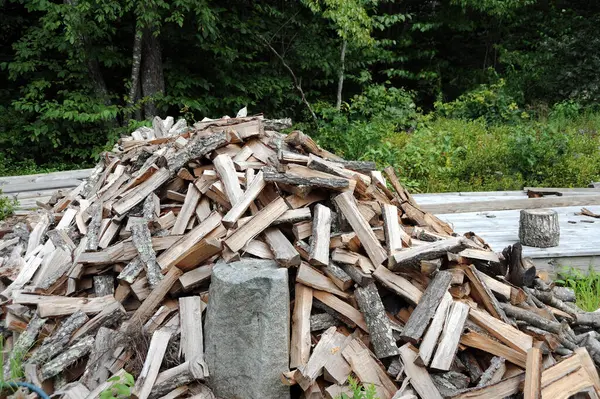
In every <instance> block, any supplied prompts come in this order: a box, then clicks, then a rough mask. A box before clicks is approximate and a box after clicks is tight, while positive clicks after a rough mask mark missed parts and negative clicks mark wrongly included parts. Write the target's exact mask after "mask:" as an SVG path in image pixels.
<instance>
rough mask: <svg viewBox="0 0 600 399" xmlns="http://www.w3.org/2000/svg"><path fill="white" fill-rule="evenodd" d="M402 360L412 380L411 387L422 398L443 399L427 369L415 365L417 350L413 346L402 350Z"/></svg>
mask: <svg viewBox="0 0 600 399" xmlns="http://www.w3.org/2000/svg"><path fill="white" fill-rule="evenodd" d="M400 358H401V359H402V363H404V372H405V373H406V375H407V377H408V378H410V382H411V385H412V386H413V388H414V389H415V391H417V393H418V394H419V396H421V397H422V398H428V399H429V398H431V399H442V395H441V394H440V392H439V391H438V389H437V387H436V386H435V384H434V383H433V380H432V379H431V376H430V375H429V373H428V372H427V369H426V368H425V367H421V366H419V365H417V364H415V360H416V358H417V350H416V348H415V347H413V346H412V345H411V344H406V345H404V346H402V347H401V348H400Z"/></svg>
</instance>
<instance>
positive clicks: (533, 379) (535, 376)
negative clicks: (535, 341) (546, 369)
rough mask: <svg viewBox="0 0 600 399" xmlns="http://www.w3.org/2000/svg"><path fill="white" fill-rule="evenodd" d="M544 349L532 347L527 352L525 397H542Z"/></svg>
mask: <svg viewBox="0 0 600 399" xmlns="http://www.w3.org/2000/svg"><path fill="white" fill-rule="evenodd" d="M541 386H542V351H541V349H539V348H530V349H529V351H528V352H527V365H526V368H525V388H524V389H523V399H540V398H541V397H542V392H541V391H542V388H541Z"/></svg>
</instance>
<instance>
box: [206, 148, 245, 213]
mask: <svg viewBox="0 0 600 399" xmlns="http://www.w3.org/2000/svg"><path fill="white" fill-rule="evenodd" d="M213 164H214V165H215V170H216V171H217V173H218V174H219V177H220V178H221V181H222V182H223V187H224V189H225V194H227V198H228V199H229V203H230V204H231V205H235V204H237V203H238V202H239V201H240V200H241V199H242V197H243V195H244V192H243V190H242V188H241V187H240V182H239V180H238V177H237V172H236V171H235V166H234V165H233V161H232V160H231V158H230V157H229V155H227V154H221V155H218V156H217V157H216V158H215V159H213Z"/></svg>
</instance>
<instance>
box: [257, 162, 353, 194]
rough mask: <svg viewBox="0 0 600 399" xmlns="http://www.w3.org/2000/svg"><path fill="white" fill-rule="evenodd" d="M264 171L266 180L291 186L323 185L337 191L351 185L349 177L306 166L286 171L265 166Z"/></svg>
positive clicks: (322, 186)
mask: <svg viewBox="0 0 600 399" xmlns="http://www.w3.org/2000/svg"><path fill="white" fill-rule="evenodd" d="M297 166H299V165H297ZM307 171H310V172H307ZM263 172H264V177H265V181H267V182H273V183H279V184H289V185H290V186H308V187H321V188H326V189H330V190H337V191H341V190H343V189H346V188H348V186H349V180H348V179H344V178H341V177H337V176H333V175H330V174H328V173H323V172H317V171H311V170H310V169H308V168H306V170H303V169H295V170H294V169H292V170H288V171H287V172H286V173H280V172H277V171H276V170H275V169H274V168H272V167H265V168H263ZM300 173H302V174H300Z"/></svg>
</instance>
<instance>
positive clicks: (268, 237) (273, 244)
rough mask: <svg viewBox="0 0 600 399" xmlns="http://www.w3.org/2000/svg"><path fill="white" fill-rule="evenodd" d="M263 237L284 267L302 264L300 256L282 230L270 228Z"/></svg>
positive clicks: (275, 257) (276, 259)
mask: <svg viewBox="0 0 600 399" xmlns="http://www.w3.org/2000/svg"><path fill="white" fill-rule="evenodd" d="M263 236H264V239H265V242H266V243H267V245H268V246H269V248H270V249H271V252H272V253H273V256H274V259H275V261H277V263H279V264H280V265H281V266H283V267H292V266H298V265H299V264H300V261H301V259H300V254H299V253H298V251H296V248H294V246H293V245H292V243H291V242H290V241H289V240H288V239H287V237H286V236H285V235H284V234H283V233H282V232H281V230H279V229H278V228H277V227H269V228H268V229H266V230H265V231H264V233H263Z"/></svg>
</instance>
